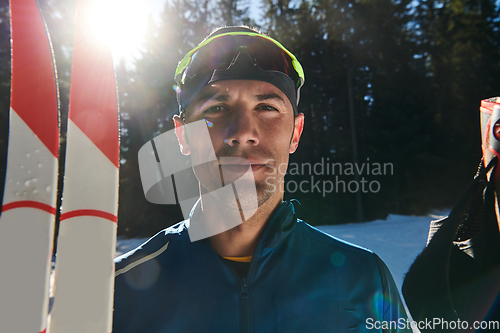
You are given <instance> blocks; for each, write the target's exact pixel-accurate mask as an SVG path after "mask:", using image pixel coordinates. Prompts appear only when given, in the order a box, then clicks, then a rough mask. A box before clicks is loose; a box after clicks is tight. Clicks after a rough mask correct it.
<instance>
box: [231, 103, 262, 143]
mask: <svg viewBox="0 0 500 333" xmlns="http://www.w3.org/2000/svg"><path fill="white" fill-rule="evenodd" d="M257 121H258V120H257V119H256V118H255V116H254V115H253V112H252V111H250V110H247V111H241V112H237V113H236V114H235V115H234V116H233V119H231V123H230V124H229V126H228V131H227V133H228V136H227V138H225V140H224V142H225V143H226V144H227V145H229V146H237V145H251V146H256V145H258V144H259V134H258V129H257Z"/></svg>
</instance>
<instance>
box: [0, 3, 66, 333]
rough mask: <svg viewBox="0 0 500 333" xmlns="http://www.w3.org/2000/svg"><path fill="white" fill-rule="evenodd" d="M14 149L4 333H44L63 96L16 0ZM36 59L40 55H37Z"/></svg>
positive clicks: (1, 302)
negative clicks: (60, 95) (59, 95)
mask: <svg viewBox="0 0 500 333" xmlns="http://www.w3.org/2000/svg"><path fill="white" fill-rule="evenodd" d="M10 9H11V29H12V30H11V32H12V80H11V108H10V124H9V147H8V157H7V158H8V160H7V174H6V179H5V180H6V182H5V191H4V198H3V205H2V215H1V218H0V267H1V269H0V331H1V332H9V333H32V332H33V333H35V332H45V329H46V323H47V310H48V304H49V300H48V294H49V293H48V288H49V276H50V269H51V260H50V259H51V255H52V243H53V234H54V220H55V213H56V208H55V206H56V194H57V169H58V147H59V123H58V111H59V110H58V96H57V86H56V78H55V71H54V62H53V58H52V50H51V45H50V42H49V38H48V36H47V32H46V29H45V24H44V22H43V20H42V17H41V16H40V12H39V10H38V6H37V4H36V2H35V0H11V2H10ZM33 55H36V57H34V56H33Z"/></svg>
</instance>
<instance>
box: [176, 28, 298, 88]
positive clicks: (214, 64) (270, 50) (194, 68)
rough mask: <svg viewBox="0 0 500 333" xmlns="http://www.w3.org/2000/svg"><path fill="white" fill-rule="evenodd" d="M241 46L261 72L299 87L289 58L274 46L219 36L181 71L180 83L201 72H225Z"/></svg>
mask: <svg viewBox="0 0 500 333" xmlns="http://www.w3.org/2000/svg"><path fill="white" fill-rule="evenodd" d="M241 46H245V47H246V48H247V49H248V51H249V53H250V54H251V55H252V57H254V58H255V62H256V63H257V65H258V66H259V68H260V69H261V70H265V71H278V72H282V73H284V74H286V75H288V77H290V78H291V79H292V80H293V82H295V84H296V85H297V87H298V86H299V85H300V78H299V75H298V73H297V72H296V70H295V69H294V67H293V64H292V58H291V57H290V56H289V55H288V54H286V52H285V51H283V50H282V49H281V48H280V47H278V46H277V45H275V44H274V43H272V42H270V41H267V40H265V39H262V38H259V37H251V36H221V37H219V38H217V39H214V40H213V41H211V42H210V43H208V44H207V45H205V46H203V47H202V48H200V49H199V50H198V51H197V52H196V53H195V54H194V55H193V56H192V59H191V62H190V64H189V66H188V67H187V68H186V69H185V71H184V74H183V78H182V81H184V80H185V79H186V78H193V77H194V76H195V75H196V74H198V73H199V72H201V71H204V70H215V69H226V68H228V67H229V65H230V64H231V62H232V61H233V59H234V58H235V57H236V55H237V54H238V50H239V48H240V47H241Z"/></svg>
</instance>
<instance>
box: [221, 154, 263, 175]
mask: <svg viewBox="0 0 500 333" xmlns="http://www.w3.org/2000/svg"><path fill="white" fill-rule="evenodd" d="M219 165H220V167H221V169H222V170H223V171H229V172H235V173H241V174H243V173H245V172H247V171H248V169H249V168H252V171H253V172H256V171H258V170H261V169H264V168H266V167H270V166H269V164H268V163H266V161H264V160H253V159H246V158H240V157H221V158H220V159H219Z"/></svg>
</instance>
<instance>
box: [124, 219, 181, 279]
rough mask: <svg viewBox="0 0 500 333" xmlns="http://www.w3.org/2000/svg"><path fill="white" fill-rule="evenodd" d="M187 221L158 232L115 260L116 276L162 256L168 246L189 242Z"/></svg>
mask: <svg viewBox="0 0 500 333" xmlns="http://www.w3.org/2000/svg"><path fill="white" fill-rule="evenodd" d="M188 223H189V220H185V221H182V222H179V223H177V224H175V225H173V226H171V227H168V228H166V229H164V230H162V231H160V232H158V233H157V234H156V235H154V236H153V237H151V238H149V239H148V240H147V241H146V242H144V243H143V244H141V245H139V246H138V247H136V248H135V249H133V250H131V251H129V252H127V253H125V254H123V255H121V256H119V257H117V258H116V259H115V269H116V275H117V276H118V275H120V274H122V273H124V272H125V271H128V270H130V269H131V268H133V267H136V266H138V265H140V264H142V263H144V262H147V261H149V260H151V259H155V258H156V257H158V256H160V255H161V254H163V253H164V252H165V251H166V250H167V248H168V247H169V246H172V245H173V244H176V243H177V244H178V243H179V242H185V241H187V242H189V235H188V233H187V225H188Z"/></svg>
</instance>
